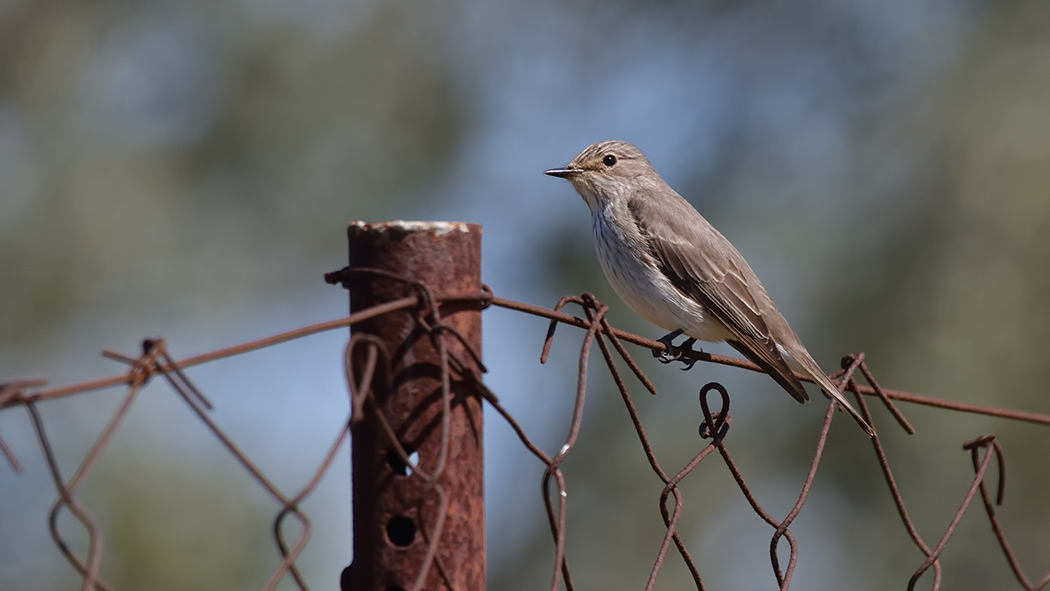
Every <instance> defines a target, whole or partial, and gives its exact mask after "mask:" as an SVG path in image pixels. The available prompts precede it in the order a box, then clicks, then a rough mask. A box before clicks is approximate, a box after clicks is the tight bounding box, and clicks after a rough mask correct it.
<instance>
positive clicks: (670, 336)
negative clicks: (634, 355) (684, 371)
mask: <svg viewBox="0 0 1050 591" xmlns="http://www.w3.org/2000/svg"><path fill="white" fill-rule="evenodd" d="M680 334H682V329H680V328H679V329H678V330H675V331H672V332H669V333H667V334H665V335H664V336H662V337H660V338H659V339H656V340H657V342H659V343H662V344H663V346H664V347H666V349H664V350H663V351H653V357H655V358H657V359H658V360H660V363H671V362H672V361H676V360H678V358H679V352H678V351H676V350H675V346H674V340H675V339H676V338H678V335H680Z"/></svg>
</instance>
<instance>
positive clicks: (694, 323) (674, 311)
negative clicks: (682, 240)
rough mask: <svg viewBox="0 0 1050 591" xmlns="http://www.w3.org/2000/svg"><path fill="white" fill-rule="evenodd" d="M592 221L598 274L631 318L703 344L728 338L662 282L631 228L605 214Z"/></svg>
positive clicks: (716, 324) (698, 308) (692, 302)
mask: <svg viewBox="0 0 1050 591" xmlns="http://www.w3.org/2000/svg"><path fill="white" fill-rule="evenodd" d="M592 221H593V230H594V244H595V248H596V250H597V252H598V260H599V262H600V263H601V266H602V271H604V272H605V277H606V279H608V281H609V284H610V285H612V288H613V290H615V291H616V295H618V296H620V299H622V300H623V301H624V303H626V304H627V305H628V306H629V307H630V308H631V309H632V310H634V311H635V313H637V314H638V315H639V316H641V317H642V318H645V319H646V320H648V321H649V322H652V323H653V324H655V325H657V326H659V327H661V328H663V329H665V330H668V331H672V330H677V329H679V328H680V329H682V330H683V331H684V332H685V333H686V334H687V335H689V336H691V337H695V338H697V339H700V340H703V341H711V342H717V341H721V340H724V339H725V338H726V337H727V336H728V333H727V331H726V328H725V327H724V326H723V325H722V323H721V322H719V321H718V320H716V319H713V318H712V317H711V316H710V315H709V314H708V313H707V312H706V311H705V310H704V309H703V307H702V306H701V305H700V304H699V303H698V302H696V301H695V300H693V299H692V298H689V297H688V296H686V295H685V294H683V293H682V292H681V291H679V290H678V289H677V288H676V287H674V285H672V284H671V281H670V280H669V279H668V278H667V277H666V276H664V274H663V273H662V272H661V271H660V269H659V267H658V266H657V264H656V261H655V259H653V257H652V256H651V255H650V254H649V252H648V248H647V246H646V243H645V240H646V239H645V238H644V237H643V236H642V235H641V233H640V232H638V229H637V228H636V227H633V225H623V224H619V223H617V221H616V220H615V219H614V216H613V215H612V213H611V212H610V211H597V212H595V213H594V214H593V220H592Z"/></svg>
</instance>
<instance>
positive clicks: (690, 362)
mask: <svg viewBox="0 0 1050 591" xmlns="http://www.w3.org/2000/svg"><path fill="white" fill-rule="evenodd" d="M680 334H682V331H681V330H676V331H674V332H672V333H670V334H667V335H665V336H664V337H663V338H661V339H659V342H660V343H663V345H664V347H665V349H664V350H663V351H653V357H655V358H656V360H657V361H659V362H660V363H664V364H667V363H673V362H675V361H681V362H682V363H683V364H684V365H685V367H683V368H682V371H687V370H690V369H692V368H693V366H694V365H696V362H697V361H699V359H698V358H697V356H696V355H695V353H696V351H694V350H693V343H695V342H696V339H694V338H692V337H689V338H687V339H686V340H685V341H683V342H682V344H681V345H674V344H673V341H674V339H675V337H677V336H678V335H680ZM700 352H701V353H703V351H700Z"/></svg>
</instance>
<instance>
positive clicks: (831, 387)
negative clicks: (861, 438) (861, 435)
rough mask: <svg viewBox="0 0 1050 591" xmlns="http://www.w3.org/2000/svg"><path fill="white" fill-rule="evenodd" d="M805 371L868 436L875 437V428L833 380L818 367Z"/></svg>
mask: <svg viewBox="0 0 1050 591" xmlns="http://www.w3.org/2000/svg"><path fill="white" fill-rule="evenodd" d="M807 373H810V374H811V375H812V377H813V379H814V380H816V382H817V385H818V386H820V388H821V389H822V390H824V391H825V392H827V393H828V394H829V395H830V396H831V397H832V398H834V399H835V402H838V403H839V404H841V405H842V406H844V407H845V408H846V412H848V413H849V414H850V416H851V417H853V420H855V421H857V424H858V425H860V427H861V428H862V429H864V432H865V433H867V434H868V437H875V430H874V429H872V428H871V425H869V424H868V422H867V421H865V420H864V417H862V416H860V413H859V412H857V409H855V408H853V405H851V404H850V403H849V401H848V400H846V397H845V396H843V395H842V391H841V390H839V389H838V387H837V386H836V385H835V382H833V381H831V379H830V378H828V376H826V375H824V372H822V371H820V370H819V369H817V370H816V371H813V372H807Z"/></svg>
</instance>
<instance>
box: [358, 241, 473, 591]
mask: <svg viewBox="0 0 1050 591" xmlns="http://www.w3.org/2000/svg"><path fill="white" fill-rule="evenodd" d="M347 233H348V236H349V242H350V267H349V268H350V269H355V268H371V269H381V270H383V271H386V272H389V273H393V274H395V275H398V276H401V277H405V278H408V279H411V280H414V281H419V282H422V283H424V284H426V285H427V287H429V288H430V290H431V292H433V293H434V294H435V295H442V294H454V293H474V292H478V291H479V290H481V287H482V286H481V227H480V226H478V225H474V224H461V223H445V222H388V223H377V224H366V223H364V222H354V223H353V224H351V225H350V227H349V229H348V232H347ZM351 274H352V273H351ZM350 288H351V290H350V308H351V311H354V312H356V311H359V310H363V309H366V308H368V307H370V306H373V305H376V304H380V303H383V302H387V301H390V300H394V299H397V298H402V297H405V296H406V295H414V294H416V293H418V292H417V291H415V290H413V289H412V288H411V286H410V285H406V284H405V283H404V282H400V281H396V280H393V279H389V278H384V277H380V276H373V275H368V274H355V278H354V280H353V281H352V282H351V284H350ZM417 312H418V311H417V310H413V309H409V310H403V311H399V312H394V313H389V314H384V315H382V316H379V317H377V318H374V319H371V320H368V321H365V322H362V323H359V324H357V325H355V326H354V328H353V331H354V332H355V333H357V332H361V333H367V334H370V335H374V336H376V337H379V338H380V339H382V341H383V342H384V343H385V344H386V347H387V350H388V351H389V352H390V355H391V373H390V376H391V381H392V386H391V388H390V391H389V392H376V397H377V401H378V405H379V407H380V411H381V412H382V413H383V415H384V416H385V417H386V418H387V420H388V421H389V423H390V425H391V427H392V428H393V431H394V432H395V433H396V434H397V437H398V439H399V440H400V442H401V444H402V445H403V446H404V447H405V448H406V450H407V451H409V452H416V453H418V466H419V468H420V470H422V471H425V472H429V471H431V470H434V468H435V467H436V464H437V463H438V458H439V454H440V451H441V430H442V427H441V425H442V416H441V415H442V408H443V403H442V396H441V372H440V356H439V352H438V350H437V349H436V347H435V346H434V344H433V342H432V340H431V339H430V337H429V336H428V335H427V334H426V332H425V329H424V328H422V327H421V326H419V324H418V323H417V322H416V314H417ZM441 319H442V321H443V322H444V323H446V324H448V325H451V326H453V327H455V328H456V329H457V330H459V331H460V332H461V333H462V334H463V335H464V336H465V337H466V340H467V341H468V342H469V343H470V345H471V346H472V347H473V348H474V349H475V350H476V351H478V352H480V351H481V313H480V309H479V306H478V305H476V304H470V305H463V304H460V305H458V306H457V307H446V306H442V307H441ZM446 342H447V343H448V347H449V351H455V352H457V353H458V355H459V357H461V358H462V359H463V360H465V361H466V362H467V363H473V362H472V361H471V360H470V356H469V355H468V354H466V351H465V350H464V348H463V346H462V345H461V344H460V343H459V342H457V341H456V339H454V338H447V339H446ZM357 363H360V362H357V361H355V366H356V364H357ZM358 375H360V373H358ZM460 378H461V376H459V375H457V374H456V372H454V371H453V372H452V373H451V393H452V403H451V409H452V410H451V414H450V416H449V419H450V420H449V449H448V454H447V463H446V464H445V467H444V470H443V471H442V473H441V474H440V475H439V477H438V479H437V483H438V484H440V487H441V490H442V491H443V495H444V498H445V502H447V510H446V513H445V521H444V527H443V530H442V532H441V536H440V539H438V540H437V543H436V548H437V554H436V557H437V559H436V560H437V561H440V563H441V565H442V566H443V567H444V570H445V571H446V572H447V573H448V576H449V579H450V580H451V582H452V583H453V585H455V588H456V589H457V590H458V591H468V590H469V591H476V590H484V589H485V500H484V481H483V476H484V471H483V467H482V420H481V415H482V405H481V400H480V397H479V396H478V395H477V394H476V393H475V392H474V391H473V390H472V389H471V388H469V387H468V386H467V385H466V384H465V383H464V382H463V381H461V379H460ZM364 416H365V418H364V420H363V421H362V422H360V423H358V424H356V425H355V426H354V428H353V431H352V447H353V457H352V462H353V505H354V506H353V516H354V559H353V564H352V565H351V567H350V568H349V569H348V571H347V572H345V573H344V576H343V589H344V591H347V590H348V589H352V590H353V591H395V590H397V591H400V590H407V589H411V588H412V586H413V585H414V583H415V581H416V578H417V576H418V575H419V573H420V569H422V568H423V567H424V564H425V562H426V554H427V550H428V546H429V544H428V541H427V540H426V539H425V537H426V536H427V535H429V536H430V537H433V531H434V527H435V523H436V521H437V519H438V514H439V513H440V498H439V496H440V495H438V494H437V493H436V491H435V490H434V488H433V487H428V486H427V484H426V483H425V482H424V480H423V478H420V477H418V475H413V473H412V471H411V469H407V468H406V467H405V466H404V465H403V463H402V462H401V461H400V459H399V458H398V456H397V453H396V452H394V451H393V450H392V447H391V445H390V444H389V441H388V439H387V436H386V434H385V432H384V431H383V429H382V428H381V426H380V425H379V424H378V422H377V417H376V413H375V411H374V409H372V408H370V407H369V408H367V409H366V412H365V415H364ZM422 588H423V589H428V590H430V589H445V588H446V585H445V583H444V581H443V580H442V576H441V574H440V572H439V569H438V567H437V563H436V562H435V563H434V564H432V565H431V566H430V568H429V572H428V574H427V577H426V581H425V583H424V585H423V587H422Z"/></svg>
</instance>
